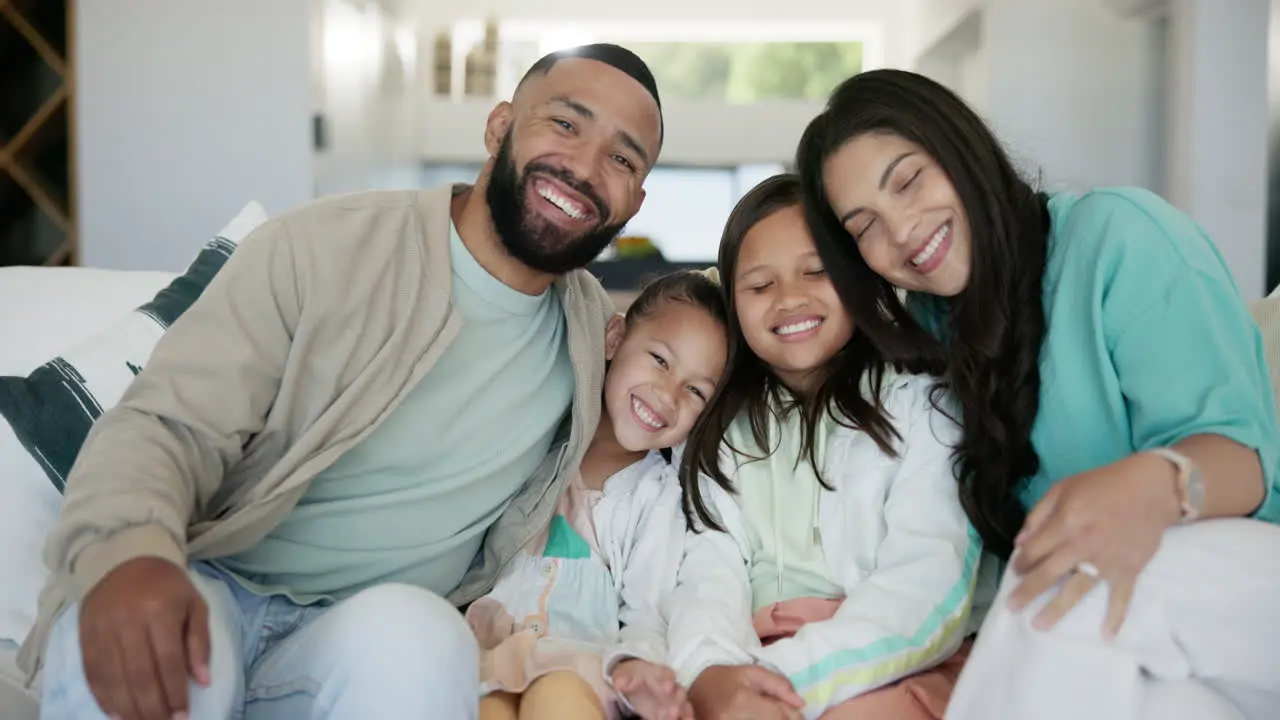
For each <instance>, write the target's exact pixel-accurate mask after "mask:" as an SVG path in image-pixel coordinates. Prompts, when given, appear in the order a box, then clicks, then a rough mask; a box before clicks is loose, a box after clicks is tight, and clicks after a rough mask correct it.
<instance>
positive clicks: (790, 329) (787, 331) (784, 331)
mask: <svg viewBox="0 0 1280 720" xmlns="http://www.w3.org/2000/svg"><path fill="white" fill-rule="evenodd" d="M821 324H822V321H821V320H818V319H816V318H815V319H813V320H804V321H802V322H798V323H791V324H790V325H783V326H782V327H780V328H778V329H777V330H774V332H775V333H777V334H779V335H795V334H796V333H802V332H804V331H805V330H812V329H814V328H816V327H818V326H819V325H821Z"/></svg>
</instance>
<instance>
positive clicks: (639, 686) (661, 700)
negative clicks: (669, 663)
mask: <svg viewBox="0 0 1280 720" xmlns="http://www.w3.org/2000/svg"><path fill="white" fill-rule="evenodd" d="M613 687H614V689H615V690H617V691H618V692H620V693H622V696H623V697H625V698H626V699H627V702H628V703H631V707H633V708H635V711H636V714H638V715H639V716H640V717H641V718H644V720H693V706H692V705H690V704H689V700H688V698H686V697H685V692H684V688H683V687H681V686H680V683H678V682H676V674H675V673H674V672H672V670H671V668H668V667H664V666H662V665H655V664H653V663H651V662H649V661H647V660H638V659H633V660H623V661H622V662H620V663H618V665H617V667H615V668H614V669H613Z"/></svg>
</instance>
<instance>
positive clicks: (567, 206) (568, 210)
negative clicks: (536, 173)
mask: <svg viewBox="0 0 1280 720" xmlns="http://www.w3.org/2000/svg"><path fill="white" fill-rule="evenodd" d="M538 194H539V195H541V196H542V198H543V199H544V200H546V201H547V202H549V203H551V204H552V205H555V206H556V207H558V208H560V210H561V211H562V212H564V214H565V215H568V216H569V217H571V218H573V219H574V220H581V219H582V217H583V215H585V214H586V213H584V212H583V211H582V210H581V208H579V207H578V206H577V205H575V204H574V203H573V201H571V200H569V199H568V198H566V197H564V196H562V195H560V194H559V193H557V192H556V191H554V190H552V189H551V188H545V187H544V188H538Z"/></svg>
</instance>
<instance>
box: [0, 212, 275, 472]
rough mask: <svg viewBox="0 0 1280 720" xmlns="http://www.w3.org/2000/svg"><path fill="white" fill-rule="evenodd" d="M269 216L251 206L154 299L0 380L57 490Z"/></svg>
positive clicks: (21, 433)
mask: <svg viewBox="0 0 1280 720" xmlns="http://www.w3.org/2000/svg"><path fill="white" fill-rule="evenodd" d="M266 221H267V213H266V210H264V209H263V208H262V206H261V205H259V204H258V203H256V202H252V203H249V204H248V205H246V206H245V207H244V209H243V210H241V211H240V214H239V215H237V216H236V218H235V219H234V220H232V221H231V222H230V223H229V224H228V225H227V226H226V227H225V228H223V229H222V231H221V232H219V233H218V235H217V236H216V237H215V238H214V239H212V240H210V241H209V242H208V243H207V244H206V245H205V246H204V248H203V249H202V250H201V251H200V253H199V254H198V255H197V256H196V258H195V260H194V261H193V262H192V263H191V265H190V266H189V267H188V268H187V270H186V272H184V273H183V274H182V275H180V276H178V277H177V278H175V279H174V280H173V282H171V283H169V285H168V286H167V287H165V288H164V289H162V290H161V291H160V292H158V293H156V296H155V297H154V298H152V300H151V301H150V302H148V303H146V304H144V305H142V306H141V307H139V308H137V309H135V310H134V311H133V312H130V313H129V314H128V315H127V316H126V317H124V318H122V319H121V320H120V321H119V322H117V323H116V324H115V325H113V326H111V327H110V328H108V329H106V330H104V331H103V332H102V333H100V334H98V335H97V336H95V337H94V338H93V339H91V340H88V341H86V342H84V343H82V344H80V345H78V346H77V347H75V348H72V349H70V350H68V351H67V352H65V353H62V354H61V355H59V356H58V357H56V358H54V359H52V360H50V361H49V362H47V363H45V364H43V365H41V366H40V367H38V368H36V369H35V370H34V371H32V372H31V373H30V374H29V375H27V376H26V377H0V415H2V416H3V417H4V418H5V419H6V420H8V422H9V425H10V427H11V428H12V429H13V433H14V435H15V436H16V437H17V439H18V441H19V442H20V443H21V444H22V446H23V447H24V448H25V449H26V450H27V452H28V453H30V454H31V456H32V457H33V458H34V459H35V461H36V463H38V464H39V465H40V467H41V468H42V469H43V470H44V472H45V475H47V476H48V478H49V480H50V481H51V482H52V483H53V485H54V487H56V488H57V489H58V491H59V492H61V491H62V490H63V488H64V487H65V485H66V479H67V474H68V473H69V472H70V471H71V466H72V464H74V463H75V459H76V455H78V454H79V452H80V446H81V445H83V444H84V440H85V437H86V436H87V435H88V434H89V429H90V427H92V425H93V423H94V422H95V421H97V419H98V418H99V417H101V416H102V413H103V412H105V411H106V410H107V409H109V408H111V407H112V406H114V405H115V404H116V403H118V402H120V398H121V397H122V396H123V395H124V391H125V390H126V389H127V388H128V387H129V384H130V383H131V382H133V378H134V377H136V376H137V374H138V373H139V372H141V371H142V368H143V367H144V366H145V365H146V364H147V360H148V359H150V357H151V351H152V350H153V349H154V348H155V346H156V343H157V342H159V340H160V337H161V336H162V335H164V333H165V331H166V330H168V329H169V326H170V325H172V324H173V322H174V321H175V320H177V319H178V317H179V316H181V315H182V313H184V312H186V310H187V308H189V307H191V304H192V303H194V302H195V301H196V299H197V298H199V297H200V294H201V293H202V292H204V289H205V288H206V287H207V286H208V285H209V281H211V280H212V279H213V277H214V275H216V274H217V273H218V271H219V270H221V269H222V266H223V265H224V264H225V263H226V261H227V259H228V258H229V257H231V253H232V252H234V251H235V249H236V246H237V245H239V244H240V241H241V240H243V239H244V238H245V237H246V236H247V235H248V234H249V233H250V232H252V231H253V230H254V228H256V227H258V226H259V225H261V224H263V223H265V222H266ZM0 431H3V429H2V428H0Z"/></svg>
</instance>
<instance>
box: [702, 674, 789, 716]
mask: <svg viewBox="0 0 1280 720" xmlns="http://www.w3.org/2000/svg"><path fill="white" fill-rule="evenodd" d="M689 698H690V704H691V705H693V706H694V707H695V708H696V709H697V712H698V720H727V719H728V718H743V717H749V718H759V719H760V720H797V719H798V718H803V717H804V713H803V712H801V711H802V710H803V709H804V704H805V703H804V698H801V697H800V695H799V694H798V693H797V692H796V691H795V688H794V687H792V685H791V681H790V680H788V679H787V678H785V677H783V676H782V675H779V674H778V673H775V672H773V671H771V670H768V669H766V668H763V667H760V666H759V665H712V666H711V667H709V668H707V669H706V670H703V671H702V673H701V674H700V675H698V678H697V679H696V680H694V681H693V685H692V686H690V688H689Z"/></svg>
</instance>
